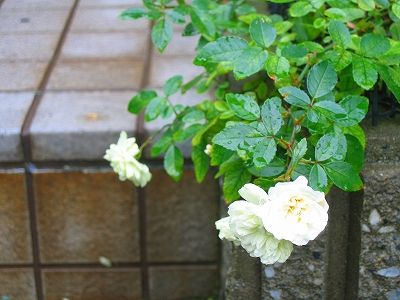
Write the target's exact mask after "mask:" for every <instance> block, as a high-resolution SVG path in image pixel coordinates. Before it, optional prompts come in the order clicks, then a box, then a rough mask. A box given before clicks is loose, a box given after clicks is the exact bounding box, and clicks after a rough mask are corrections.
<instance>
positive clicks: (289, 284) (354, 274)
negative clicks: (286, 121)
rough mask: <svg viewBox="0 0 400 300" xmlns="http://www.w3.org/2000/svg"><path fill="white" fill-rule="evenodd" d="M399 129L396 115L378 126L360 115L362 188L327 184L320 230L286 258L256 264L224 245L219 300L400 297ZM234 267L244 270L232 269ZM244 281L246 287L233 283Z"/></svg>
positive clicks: (371, 299) (339, 299)
mask: <svg viewBox="0 0 400 300" xmlns="http://www.w3.org/2000/svg"><path fill="white" fill-rule="evenodd" d="M399 128H400V121H399V119H389V120H382V121H381V122H380V124H379V126H378V127H372V126H370V125H369V123H368V120H367V121H366V122H365V129H366V133H367V140H368V141H367V153H366V165H365V168H364V171H363V177H364V182H365V189H364V191H361V192H356V193H344V192H342V191H340V190H337V189H334V190H332V191H331V193H330V194H329V196H328V202H329V205H330V210H329V223H328V227H327V229H326V230H325V231H324V232H323V233H322V235H321V236H320V237H319V238H318V239H317V240H315V241H313V242H311V243H309V244H308V245H307V246H305V247H301V248H299V247H296V248H295V250H294V251H293V253H292V255H291V257H290V258H289V259H288V261H287V262H286V263H284V264H279V263H276V264H274V265H271V266H261V264H260V263H259V262H257V261H254V260H251V261H250V262H249V259H248V258H246V254H245V253H243V251H240V250H238V249H233V250H230V251H231V252H232V254H231V255H230V257H231V260H230V261H228V260H225V262H226V264H225V265H224V266H225V269H228V270H229V272H227V273H226V276H227V277H226V278H225V279H226V282H227V283H231V282H233V283H234V284H226V286H225V295H226V299H228V300H241V299H243V300H246V299H262V300H264V299H265V300H267V299H268V300H269V299H273V300H278V299H282V300H287V299H288V300H291V299H307V300H308V299H315V300H318V299H329V300H331V299H332V300H336V299H337V300H341V299H368V300H375V299H389V300H398V299H400V269H399V267H400V255H399V253H400V234H399V232H400V210H399V208H400V159H399V153H400V134H399ZM224 245H225V244H224ZM231 247H232V245H228V246H225V248H227V249H230V248H231ZM225 251H227V250H225ZM238 253H239V254H240V255H241V256H242V257H240V258H238ZM250 266H251V269H252V271H251V272H253V273H252V274H251V275H249V274H248V273H250V272H249V271H247V270H248V268H250ZM241 270H246V271H245V274H246V276H237V275H236V274H237V273H240V271H241ZM231 274H233V275H231ZM260 274H261V275H260ZM246 286H251V287H252V290H251V292H247V291H246V290H243V289H240V288H239V287H246ZM253 288H254V289H255V291H254V290H253ZM257 293H259V295H260V296H259V298H255V297H254V296H253V295H255V294H257Z"/></svg>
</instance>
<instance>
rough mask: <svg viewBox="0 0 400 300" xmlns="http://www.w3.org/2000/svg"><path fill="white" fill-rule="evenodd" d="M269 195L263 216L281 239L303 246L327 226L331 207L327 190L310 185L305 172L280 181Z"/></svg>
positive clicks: (265, 224) (264, 221)
mask: <svg viewBox="0 0 400 300" xmlns="http://www.w3.org/2000/svg"><path fill="white" fill-rule="evenodd" d="M268 195H269V201H268V202H266V203H265V204H264V205H263V213H262V214H261V218H262V221H263V224H264V227H265V229H266V230H267V231H268V232H270V233H272V234H273V235H274V236H275V238H277V239H278V240H287V241H291V242H292V243H293V244H296V245H298V246H302V245H305V244H307V243H308V242H309V241H310V240H314V239H315V238H316V237H317V236H318V234H319V233H320V232H321V231H322V230H324V228H325V226H326V224H327V222H328V208H329V206H328V203H327V202H326V200H325V194H324V193H322V192H318V191H314V190H313V189H312V188H311V187H309V186H308V185H307V179H306V178H305V177H304V176H300V177H298V178H297V179H296V180H295V181H293V182H284V183H277V184H276V185H275V187H271V188H270V189H269V190H268Z"/></svg>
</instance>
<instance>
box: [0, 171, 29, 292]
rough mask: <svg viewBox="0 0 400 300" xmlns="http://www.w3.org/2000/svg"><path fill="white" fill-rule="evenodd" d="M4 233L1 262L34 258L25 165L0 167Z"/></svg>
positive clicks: (1, 228)
mask: <svg viewBox="0 0 400 300" xmlns="http://www.w3.org/2000/svg"><path fill="white" fill-rule="evenodd" d="M12 172H13V173H12ZM0 236H1V239H0V263H2V264H14V263H29V262H31V261H32V253H31V236H30V229H29V214H28V203H27V199H26V190H25V175H24V173H23V170H22V169H21V170H15V171H8V172H6V171H0ZM0 282H1V283H2V281H1V280H0ZM0 290H1V284H0ZM0 295H1V293H0Z"/></svg>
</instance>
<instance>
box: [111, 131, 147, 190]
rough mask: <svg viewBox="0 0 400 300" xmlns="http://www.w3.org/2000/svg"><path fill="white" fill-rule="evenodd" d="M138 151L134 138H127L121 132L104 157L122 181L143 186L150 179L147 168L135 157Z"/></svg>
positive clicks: (124, 133)
mask: <svg viewBox="0 0 400 300" xmlns="http://www.w3.org/2000/svg"><path fill="white" fill-rule="evenodd" d="M139 153H140V150H139V146H138V145H137V143H136V139H135V138H128V135H127V134H126V132H125V131H123V132H121V134H120V137H119V140H118V142H117V144H111V145H110V148H109V149H108V150H107V151H106V154H105V155H104V159H106V160H108V161H109V162H110V165H111V167H112V168H113V170H114V172H115V173H117V174H118V175H119V179H120V180H122V181H125V180H129V181H132V182H133V183H134V184H135V185H136V186H140V187H144V186H145V185H146V184H147V183H148V182H149V181H150V179H151V173H150V170H149V168H148V167H147V166H146V165H144V164H142V163H140V162H138V161H137V159H136V158H135V156H136V155H138V154H139Z"/></svg>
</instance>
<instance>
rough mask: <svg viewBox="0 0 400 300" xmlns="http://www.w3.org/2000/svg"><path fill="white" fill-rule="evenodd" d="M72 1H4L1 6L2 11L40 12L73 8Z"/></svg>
mask: <svg viewBox="0 0 400 300" xmlns="http://www.w3.org/2000/svg"><path fill="white" fill-rule="evenodd" d="M73 4H74V1H72V0H57V1H54V0H4V2H3V4H2V5H1V9H2V10H21V9H24V10H33V11H35V13H36V11H40V10H46V9H52V10H53V9H55V10H65V9H69V8H71V7H72V5H73Z"/></svg>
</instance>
